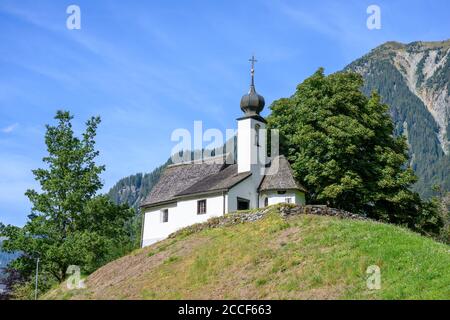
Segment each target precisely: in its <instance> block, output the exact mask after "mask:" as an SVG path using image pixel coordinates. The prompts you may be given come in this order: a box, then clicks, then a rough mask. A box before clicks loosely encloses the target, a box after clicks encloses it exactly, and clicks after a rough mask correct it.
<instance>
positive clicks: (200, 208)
mask: <svg viewBox="0 0 450 320" xmlns="http://www.w3.org/2000/svg"><path fill="white" fill-rule="evenodd" d="M205 213H206V200H198V201H197V214H205Z"/></svg>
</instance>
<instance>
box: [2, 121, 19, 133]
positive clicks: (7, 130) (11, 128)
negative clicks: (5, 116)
mask: <svg viewBox="0 0 450 320" xmlns="http://www.w3.org/2000/svg"><path fill="white" fill-rule="evenodd" d="M18 126H19V124H18V123H13V124H11V125H9V126H7V127H4V128H2V129H1V132H3V133H11V132H13V131H14V130H16V129H17V127H18Z"/></svg>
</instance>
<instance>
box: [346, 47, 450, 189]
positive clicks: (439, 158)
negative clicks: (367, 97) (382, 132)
mask: <svg viewBox="0 0 450 320" xmlns="http://www.w3.org/2000/svg"><path fill="white" fill-rule="evenodd" d="M345 70H353V71H356V72H358V73H360V74H362V75H363V77H364V80H365V84H364V88H363V90H364V92H365V93H366V94H370V92H371V91H372V90H376V91H377V92H378V93H379V94H380V95H381V96H382V97H383V101H384V102H385V103H387V104H389V105H390V106H391V111H390V112H391V115H392V118H393V120H394V122H395V134H397V135H402V134H403V135H405V136H406V137H407V139H408V144H409V147H410V159H411V160H410V161H411V166H412V167H413V169H414V171H415V172H416V174H417V176H418V177H419V181H418V182H417V183H416V185H415V187H414V188H415V189H416V191H418V192H419V193H420V194H421V195H422V196H425V197H427V196H430V195H431V187H432V186H433V185H434V184H439V185H441V186H443V187H444V189H446V190H450V155H449V151H450V150H449V148H450V143H449V138H450V128H449V121H450V40H447V41H442V42H413V43H410V44H406V45H405V44H401V43H398V42H387V43H385V44H383V45H381V46H379V47H377V48H375V49H374V50H372V51H371V52H370V53H369V54H367V55H365V56H363V57H362V58H360V59H358V60H356V61H354V62H352V63H351V64H350V65H348V66H347V67H346V68H345Z"/></svg>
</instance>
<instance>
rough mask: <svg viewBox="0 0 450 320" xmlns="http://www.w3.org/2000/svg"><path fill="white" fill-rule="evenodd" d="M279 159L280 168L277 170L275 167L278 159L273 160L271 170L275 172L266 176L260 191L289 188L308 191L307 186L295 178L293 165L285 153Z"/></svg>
mask: <svg viewBox="0 0 450 320" xmlns="http://www.w3.org/2000/svg"><path fill="white" fill-rule="evenodd" d="M278 159H279V162H278V163H279V167H278V170H275V169H276V168H275V167H274V166H275V164H276V163H277V161H276V160H273V161H272V163H271V167H270V169H269V172H270V170H273V171H274V174H268V175H266V176H264V178H263V180H262V181H261V184H260V185H259V191H269V190H287V189H297V190H301V191H306V189H305V187H303V186H302V185H301V184H300V183H298V181H296V180H295V178H294V173H293V172H292V168H291V165H290V164H289V162H288V161H287V159H286V158H285V157H284V156H283V155H280V156H278Z"/></svg>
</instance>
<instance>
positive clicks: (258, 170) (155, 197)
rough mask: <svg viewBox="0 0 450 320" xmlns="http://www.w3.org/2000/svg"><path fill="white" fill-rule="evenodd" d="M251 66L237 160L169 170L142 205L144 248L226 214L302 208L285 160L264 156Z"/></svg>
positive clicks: (300, 192)
mask: <svg viewBox="0 0 450 320" xmlns="http://www.w3.org/2000/svg"><path fill="white" fill-rule="evenodd" d="M251 61H252V70H251V85H250V90H249V92H248V93H247V94H245V95H244V96H243V97H242V99H241V110H242V111H243V112H244V114H243V116H242V117H240V118H238V119H237V122H238V131H237V161H235V162H234V161H229V160H230V159H226V156H222V157H220V159H219V160H220V161H218V158H217V157H216V158H212V159H208V160H206V161H202V162H201V163H198V161H194V162H189V163H180V164H173V165H170V166H168V167H167V168H166V169H165V171H164V172H163V174H162V176H161V178H160V180H159V182H158V183H157V184H156V185H155V186H154V188H153V189H152V191H151V192H150V194H149V195H148V197H147V198H146V199H145V200H144V201H143V202H142V203H141V210H142V212H143V215H144V218H143V233H142V246H143V247H144V246H148V245H150V244H152V243H155V242H157V241H159V240H162V239H164V238H166V237H167V236H168V235H169V234H171V233H172V232H174V231H176V230H178V229H180V228H183V227H186V226H189V225H191V224H194V223H199V222H204V221H206V220H208V219H209V218H211V217H216V216H221V215H224V214H226V213H228V212H233V211H236V210H246V209H253V208H259V207H264V206H268V205H272V204H276V203H281V202H287V203H296V204H304V203H305V189H304V188H303V187H302V186H301V185H300V184H299V183H298V182H297V181H296V180H295V179H294V176H293V173H292V169H291V167H290V165H289V162H288V161H287V160H286V158H285V157H284V156H277V157H274V159H269V158H268V157H267V153H266V136H265V132H266V130H264V129H265V128H266V121H265V119H264V118H263V117H261V116H260V112H261V111H262V110H263V108H264V104H265V102H264V98H263V97H262V96H261V95H259V94H258V93H256V90H255V85H254V66H253V62H254V61H255V60H254V59H252V60H251ZM226 160H228V161H226ZM230 162H231V164H230Z"/></svg>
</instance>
